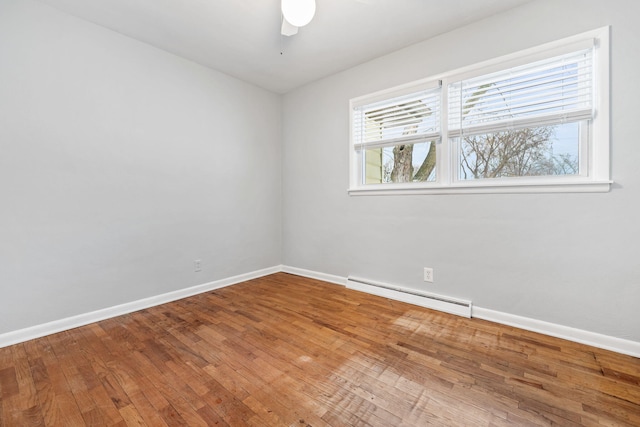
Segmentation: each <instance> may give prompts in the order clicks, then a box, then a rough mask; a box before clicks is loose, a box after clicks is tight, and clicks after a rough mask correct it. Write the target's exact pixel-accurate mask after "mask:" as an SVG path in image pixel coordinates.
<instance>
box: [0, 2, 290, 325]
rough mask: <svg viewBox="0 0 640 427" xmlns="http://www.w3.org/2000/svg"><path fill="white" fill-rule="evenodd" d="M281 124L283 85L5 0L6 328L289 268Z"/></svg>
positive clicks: (1, 278)
mask: <svg viewBox="0 0 640 427" xmlns="http://www.w3.org/2000/svg"><path fill="white" fill-rule="evenodd" d="M280 127H281V99H280V97H279V96H277V95H274V94H272V93H270V92H267V91H264V90H262V89H259V88H256V87H254V86H251V85H248V84H246V83H243V82H240V81H238V80H236V79H233V78H231V77H228V76H226V75H223V74H220V73H217V72H214V71H212V70H209V69H206V68H204V67H201V66H199V65H196V64H194V63H191V62H188V61H185V60H183V59H180V58H178V57H176V56H173V55H170V54H168V53H165V52H163V51H160V50H157V49H155V48H152V47H150V46H148V45H145V44H142V43H139V42H136V41H134V40H132V39H129V38H126V37H123V36H120V35H119V34H117V33H114V32H111V31H108V30H105V29H103V28H100V27H97V26H95V25H92V24H90V23H87V22H85V21H81V20H79V19H76V18H73V17H71V16H68V15H65V14H62V13H59V12H58V11H56V10H55V9H52V8H50V7H48V6H45V5H43V4H40V3H37V2H32V1H30V0H0V334H1V333H3V332H7V331H14V330H18V329H21V328H25V327H29V326H32V325H38V324H42V323H45V322H48V321H52V320H58V319H62V318H65V317H69V316H73V315H76V314H81V313H87V312H91V311H93V310H98V309H101V308H106V307H111V306H114V305H118V304H122V303H125V302H130V301H135V300H138V299H141V298H145V297H149V296H155V295H159V294H162V293H165V292H169V291H173V290H178V289H180V288H186V287H190V286H193V285H197V284H202V283H206V282H210V281H213V280H217V279H221V278H226V277H230V276H233V275H236V274H241V273H247V272H250V271H255V270H258V269H261V268H265V267H271V266H274V265H278V264H280V262H281V228H280V224H281V197H280V193H281V172H280V171H281V152H280V146H281V145H280V142H281V135H280V132H281V130H280ZM198 258H199V259H202V266H203V271H202V272H200V273H194V271H193V261H194V260H195V259H198Z"/></svg>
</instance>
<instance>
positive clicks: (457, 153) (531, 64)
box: [349, 27, 611, 194]
mask: <svg viewBox="0 0 640 427" xmlns="http://www.w3.org/2000/svg"><path fill="white" fill-rule="evenodd" d="M609 86H610V81H609V28H608V27H605V28H601V29H598V30H594V31H590V32H587V33H583V34H580V35H577V36H573V37H569V38H567V39H564V40H559V41H556V42H552V43H548V44H546V45H543V46H539V47H536V48H532V49H527V50H526V51H523V52H517V53H514V54H511V55H508V56H506V57H503V58H498V59H495V60H491V61H486V62H483V63H481V64H477V65H472V66H468V67H465V68H464V69H460V70H456V71H452V72H447V73H443V74H441V75H438V76H433V77H432V78H429V79H425V80H421V81H420V82H416V83H411V84H408V85H404V86H402V87H399V88H394V89H389V90H386V91H381V92H378V93H375V94H371V95H367V96H363V97H360V98H356V99H352V100H351V101H350V110H351V126H352V129H351V174H350V176H351V178H350V190H349V192H350V194H367V192H369V194H376V193H379V194H392V193H395V194H402V193H406V194H411V193H427V194H436V193H459V192H514V191H515V192H557V191H564V192H583V191H584V192H586V191H589V192H595V191H597V192H600V191H608V190H609V188H610V184H611V181H610V172H609V167H610V166H609V134H610V131H609ZM378 184H380V185H378Z"/></svg>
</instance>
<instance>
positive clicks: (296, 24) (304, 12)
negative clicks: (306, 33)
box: [280, 0, 316, 36]
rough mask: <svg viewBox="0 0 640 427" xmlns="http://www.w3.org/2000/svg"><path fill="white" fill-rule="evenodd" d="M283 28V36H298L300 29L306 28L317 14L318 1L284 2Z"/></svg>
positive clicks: (287, 0)
mask: <svg viewBox="0 0 640 427" xmlns="http://www.w3.org/2000/svg"><path fill="white" fill-rule="evenodd" d="M281 9H282V28H281V29H280V32H281V33H282V35H283V36H293V35H294V34H298V28H300V27H304V26H305V25H307V24H308V23H309V22H311V20H312V19H313V15H315V13H316V0H282V1H281Z"/></svg>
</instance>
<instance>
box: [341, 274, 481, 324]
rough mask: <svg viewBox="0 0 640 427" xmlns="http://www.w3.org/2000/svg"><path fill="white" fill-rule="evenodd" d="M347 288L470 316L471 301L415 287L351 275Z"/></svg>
mask: <svg viewBox="0 0 640 427" xmlns="http://www.w3.org/2000/svg"><path fill="white" fill-rule="evenodd" d="M347 288H349V289H354V290H356V291H361V292H366V293H369V294H373V295H378V296H381V297H385V298H390V299H393V300H396V301H402V302H406V303H409V304H414V305H419V306H421V307H426V308H431V309H433V310H439V311H444V312H446V313H451V314H457V315H458V316H463V317H471V301H465V300H461V299H457V298H451V297H448V296H443V295H437V294H432V293H428V292H421V291H417V290H415V289H409V288H403V287H400V286H394V285H389V284H387V283H381V282H376V281H373V280H369V279H362V278H359V277H353V276H349V277H348V278H347Z"/></svg>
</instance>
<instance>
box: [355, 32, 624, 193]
mask: <svg viewBox="0 0 640 427" xmlns="http://www.w3.org/2000/svg"><path fill="white" fill-rule="evenodd" d="M609 33H610V28H609V27H608V26H607V27H602V28H599V29H596V30H592V31H588V32H585V33H582V34H578V35H575V36H572V37H568V38H564V39H562V40H557V41H554V42H551V43H546V44H544V45H540V46H537V47H533V48H530V49H526V50H522V51H519V52H516V53H513V54H510V55H505V56H502V57H499V58H496V59H491V60H488V61H484V62H481V63H478V64H474V65H471V66H467V67H463V68H460V69H457V70H454V71H451V72H447V73H443V74H440V75H437V76H433V77H429V78H426V79H422V80H419V81H416V82H411V83H408V84H404V85H401V86H397V87H394V88H390V89H386V90H382V91H379V92H376V93H373V94H369V95H365V96H361V97H358V98H354V99H352V100H350V103H349V104H350V108H349V111H350V117H349V126H350V129H351V130H350V141H349V160H350V182H349V185H350V186H349V189H348V193H349V194H350V195H354V196H357V195H406V194H463V193H478V194H487V193H567V192H569V193H582V192H590V193H593V192H607V191H609V190H610V187H611V184H612V183H613V182H612V181H611V180H610V165H609V162H610V157H609V156H610V141H609V135H610V130H609V129H610V127H609V125H610V107H609V103H610V92H609V90H610V71H609V68H610V67H609V58H610V42H609ZM589 42H592V43H595V46H596V49H595V52H594V72H595V93H594V105H595V107H596V113H595V114H596V117H595V119H594V120H593V123H592V125H591V126H589V132H590V137H589V139H590V140H589V143H588V150H587V155H586V156H585V155H584V153H583V154H582V155H581V158H580V162H581V165H582V164H584V163H586V164H587V168H586V172H587V173H586V175H584V176H582V175H581V176H575V175H574V176H564V177H558V176H555V177H554V176H541V177H518V178H499V179H481V180H476V181H461V180H457V179H456V177H455V176H453V173H452V171H455V170H456V165H455V164H454V161H455V157H456V156H455V155H454V153H455V151H454V147H451V144H450V143H449V138H448V134H447V129H448V128H447V121H448V111H447V108H446V105H447V89H446V88H447V85H448V83H449V82H451V81H455V80H460V79H461V78H467V77H470V76H476V75H481V74H489V73H491V72H493V71H497V70H502V69H505V68H511V67H516V66H519V65H522V64H525V63H530V62H535V61H538V60H540V59H546V58H550V57H553V56H558V55H561V54H563V53H567V52H571V51H573V50H576V49H579V47H580V46H584V45H585V43H589ZM439 81H442V88H443V95H442V105H443V107H442V109H441V120H442V124H443V125H442V141H443V142H441V143H438V144H437V149H436V162H437V166H436V171H437V172H436V181H435V182H415V183H403V184H393V183H385V184H362V183H361V178H360V177H361V173H362V172H361V165H360V164H359V158H358V157H359V156H358V155H357V151H356V149H355V146H354V138H353V129H352V128H353V126H352V123H353V111H354V107H355V106H358V105H362V104H364V103H368V102H372V101H375V100H381V99H385V97H386V98H391V97H393V96H394V95H395V94H398V93H406V92H410V91H411V90H412V89H413V88H420V87H424V86H425V85H428V86H431V85H435V84H436V83H437V82H439ZM445 150H446V151H445Z"/></svg>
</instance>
